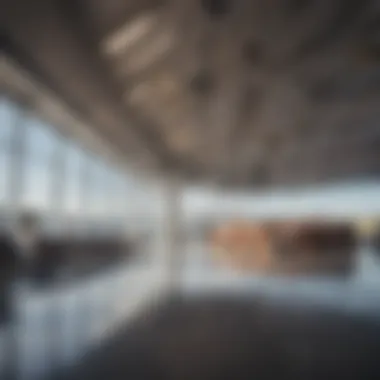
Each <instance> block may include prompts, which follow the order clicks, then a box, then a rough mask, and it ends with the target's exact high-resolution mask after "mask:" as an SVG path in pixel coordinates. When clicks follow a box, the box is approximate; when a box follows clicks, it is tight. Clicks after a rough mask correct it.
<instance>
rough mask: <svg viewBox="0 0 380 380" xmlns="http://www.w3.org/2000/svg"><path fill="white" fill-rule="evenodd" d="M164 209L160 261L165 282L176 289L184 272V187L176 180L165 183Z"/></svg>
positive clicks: (160, 228)
mask: <svg viewBox="0 0 380 380" xmlns="http://www.w3.org/2000/svg"><path fill="white" fill-rule="evenodd" d="M162 195H163V210H162V218H161V221H160V226H159V232H160V236H159V239H160V242H161V244H160V249H159V251H160V256H161V257H160V259H161V260H160V261H161V264H162V269H163V275H164V282H165V284H166V285H167V286H168V288H169V291H172V290H176V289H178V287H179V286H180V284H181V280H182V278H183V275H184V272H183V267H184V260H185V257H184V254H185V247H184V246H183V239H182V237H183V236H182V235H183V225H182V222H183V221H182V187H181V185H180V183H178V182H176V181H168V182H166V183H164V184H163V194H162Z"/></svg>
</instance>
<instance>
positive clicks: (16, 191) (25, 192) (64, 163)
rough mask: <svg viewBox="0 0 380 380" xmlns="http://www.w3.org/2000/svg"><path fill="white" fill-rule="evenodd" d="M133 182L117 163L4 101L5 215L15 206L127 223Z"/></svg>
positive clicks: (1, 178) (0, 102) (0, 125)
mask: <svg viewBox="0 0 380 380" xmlns="http://www.w3.org/2000/svg"><path fill="white" fill-rule="evenodd" d="M126 191H127V178H126V175H125V173H124V172H123V171H122V170H121V169H120V167H117V165H115V164H114V163H112V162H109V161H107V160H105V159H104V158H103V157H102V156H101V155H99V154H97V153H96V152H93V151H89V150H88V149H85V148H84V146H82V145H80V143H79V142H77V141H73V140H71V139H69V138H67V137H65V138H64V137H63V136H61V135H60V134H59V133H58V131H57V130H56V129H55V128H53V127H52V126H50V125H48V124H47V123H46V122H44V121H42V120H41V119H40V118H38V117H37V116H36V115H34V114H33V113H31V112H26V111H25V110H23V109H21V108H20V107H19V106H18V105H16V104H15V103H14V102H12V101H10V100H9V99H7V98H5V97H3V98H1V99H0V212H1V214H2V215H1V217H2V216H4V215H5V214H8V213H9V212H13V207H15V208H16V209H21V210H25V209H27V210H34V211H36V212H38V213H41V215H45V214H51V212H50V213H49V211H51V210H54V211H55V212H58V213H59V214H60V215H61V216H63V217H67V218H69V219H70V220H73V219H83V220H86V221H91V220H94V221H97V222H99V220H101V221H103V222H104V223H107V222H111V221H112V223H115V220H118V221H122V220H123V218H125V217H126V214H127V206H126V199H127V197H126Z"/></svg>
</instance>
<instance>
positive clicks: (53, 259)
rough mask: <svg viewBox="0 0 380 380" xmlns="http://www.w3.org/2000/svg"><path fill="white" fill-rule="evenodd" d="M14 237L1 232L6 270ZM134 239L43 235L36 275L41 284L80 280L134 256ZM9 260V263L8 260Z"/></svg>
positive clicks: (0, 254)
mask: <svg viewBox="0 0 380 380" xmlns="http://www.w3.org/2000/svg"><path fill="white" fill-rule="evenodd" d="M12 249H13V248H12V240H11V237H10V236H9V235H7V234H4V233H3V234H1V235H0V266H1V268H2V271H4V272H6V271H7V270H8V269H7V268H9V267H10V266H11V263H10V262H9V260H10V259H9V257H11V255H7V254H6V252H7V251H8V252H9V251H10V250H12ZM134 252H135V251H134V250H133V247H132V242H127V241H126V240H125V239H123V238H122V237H117V236H115V237H112V236H111V237H98V238H96V237H94V238H89V237H88V238H63V237H59V238H58V237H43V238H42V239H40V240H39V242H38V244H37V248H36V251H35V257H34V264H35V265H33V267H34V268H35V270H34V271H33V274H32V277H33V278H34V279H35V280H36V282H37V283H40V284H42V283H44V282H46V281H47V282H48V283H49V284H51V283H52V282H56V281H61V280H63V279H70V281H72V280H80V279H83V278H84V277H87V276H91V275H95V274H97V273H99V272H101V271H104V270H106V269H107V268H109V267H112V266H117V265H118V264H119V263H120V262H125V261H126V260H128V259H130V258H131V257H132V256H133V253H134ZM7 260H8V262H7Z"/></svg>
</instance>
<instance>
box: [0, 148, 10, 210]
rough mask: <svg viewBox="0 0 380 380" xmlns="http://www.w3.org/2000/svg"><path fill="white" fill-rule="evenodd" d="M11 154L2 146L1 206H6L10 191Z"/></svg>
mask: <svg viewBox="0 0 380 380" xmlns="http://www.w3.org/2000/svg"><path fill="white" fill-rule="evenodd" d="M9 169H10V155H9V153H8V151H6V150H5V149H1V148H0V208H2V207H5V206H6V203H7V200H8V199H7V196H8V193H9V189H8V188H9V174H10V171H9Z"/></svg>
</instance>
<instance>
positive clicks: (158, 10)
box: [0, 0, 380, 189]
mask: <svg viewBox="0 0 380 380" xmlns="http://www.w3.org/2000/svg"><path fill="white" fill-rule="evenodd" d="M0 17H2V20H1V23H2V24H3V25H4V26H5V40H6V47H7V54H9V55H12V56H13V57H15V58H16V59H17V60H18V61H19V62H20V63H21V64H23V65H24V66H25V67H27V68H28V70H29V71H30V72H33V74H34V75H35V77H37V78H38V79H39V80H40V81H41V82H43V83H44V84H45V85H47V86H49V87H50V89H51V90H52V91H54V92H55V93H56V94H57V95H59V96H60V97H61V99H63V100H64V101H65V102H66V104H67V105H68V107H70V108H71V109H73V110H75V111H76V112H77V113H80V114H81V116H82V117H83V118H85V119H86V121H87V122H88V123H90V124H91V125H92V126H93V128H94V130H96V131H97V133H99V135H101V136H102V137H103V138H104V139H105V140H107V141H108V142H109V143H110V144H112V146H113V147H114V149H115V151H117V152H119V154H120V155H121V156H122V157H123V158H125V160H127V161H128V162H130V163H131V165H137V166H138V167H139V168H141V169H142V170H144V171H145V172H151V173H163V174H165V175H170V176H178V177H181V178H182V179H185V180H187V181H192V182H202V181H207V182H213V183H216V184H219V185H221V186H231V187H245V188H264V189H266V188H274V187H278V186H288V185H289V186H295V185H296V186H298V185H305V184H308V185H310V184H313V183H326V182H330V181H337V180H345V179H353V178H368V177H369V178H378V177H380V1H378V0H328V1H327V0H326V1H321V0H234V1H232V0H171V1H164V0H107V1H105V0H72V1H67V0H35V1H30V0H5V4H4V6H3V11H2V14H1V16H0Z"/></svg>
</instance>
